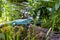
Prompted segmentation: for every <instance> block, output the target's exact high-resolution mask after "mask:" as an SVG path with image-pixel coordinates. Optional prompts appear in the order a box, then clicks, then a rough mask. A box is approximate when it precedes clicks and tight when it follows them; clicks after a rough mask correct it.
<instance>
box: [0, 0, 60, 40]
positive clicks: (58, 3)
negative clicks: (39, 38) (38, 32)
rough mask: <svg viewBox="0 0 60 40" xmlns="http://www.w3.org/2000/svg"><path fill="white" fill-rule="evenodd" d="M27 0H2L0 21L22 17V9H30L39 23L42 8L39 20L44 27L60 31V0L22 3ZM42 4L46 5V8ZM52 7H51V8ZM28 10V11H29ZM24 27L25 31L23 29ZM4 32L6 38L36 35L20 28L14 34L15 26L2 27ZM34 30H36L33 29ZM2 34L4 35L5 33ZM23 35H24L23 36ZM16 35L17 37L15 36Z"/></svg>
mask: <svg viewBox="0 0 60 40" xmlns="http://www.w3.org/2000/svg"><path fill="white" fill-rule="evenodd" d="M25 1H26V0H13V1H12V0H6V1H4V0H0V22H4V21H10V20H15V19H20V18H21V17H22V13H23V12H21V9H22V8H23V9H22V11H23V10H26V7H28V8H27V9H29V12H30V14H31V16H32V17H33V15H34V14H35V15H34V17H35V19H34V23H35V24H36V23H37V19H36V17H37V15H38V11H40V10H42V12H41V15H42V16H41V15H40V16H39V17H40V18H39V22H40V23H41V25H42V27H44V28H52V31H53V30H55V31H60V0H49V1H45V0H28V2H27V3H29V4H28V5H25V4H23V6H22V5H20V4H21V2H25ZM42 6H44V7H46V8H45V9H44V8H42ZM49 8H50V9H49ZM29 12H28V13H29ZM48 16H49V17H48ZM1 20H2V21H1ZM22 29H23V31H22ZM0 31H2V33H3V34H5V36H6V37H5V38H6V40H14V39H16V40H19V37H20V39H21V40H23V39H24V38H26V37H27V36H28V37H27V38H28V40H30V37H32V38H31V40H34V38H35V37H34V35H33V36H30V31H29V30H28V32H27V31H26V29H24V27H23V28H20V29H19V31H18V32H17V34H16V35H15V34H14V32H15V31H14V28H10V27H9V26H8V27H7V26H6V27H4V28H2V29H0ZM24 31H25V32H24ZM33 31H34V30H33ZM3 34H2V35H3ZM21 34H22V35H21ZM22 36H23V37H22ZM15 37H16V38H15Z"/></svg>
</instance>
